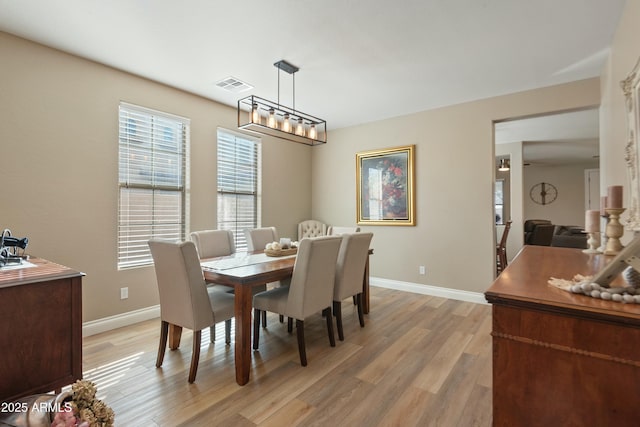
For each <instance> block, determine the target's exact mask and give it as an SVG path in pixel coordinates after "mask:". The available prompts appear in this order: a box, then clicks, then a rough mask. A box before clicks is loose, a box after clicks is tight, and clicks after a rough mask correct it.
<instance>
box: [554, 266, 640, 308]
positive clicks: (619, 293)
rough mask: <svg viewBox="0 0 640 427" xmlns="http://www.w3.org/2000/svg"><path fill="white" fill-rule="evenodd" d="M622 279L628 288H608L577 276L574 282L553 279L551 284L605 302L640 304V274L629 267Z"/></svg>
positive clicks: (584, 277)
mask: <svg viewBox="0 0 640 427" xmlns="http://www.w3.org/2000/svg"><path fill="white" fill-rule="evenodd" d="M622 277H623V278H624V280H625V282H626V283H627V285H628V286H625V287H616V288H607V287H604V286H601V285H599V284H598V283H594V282H591V280H590V279H591V277H586V276H581V275H576V276H575V277H574V278H573V280H572V281H569V280H565V279H556V278H554V277H552V278H551V279H550V280H549V284H550V285H552V286H555V287H557V288H560V289H563V290H565V291H569V292H572V293H574V294H582V295H586V296H589V297H592V298H599V299H603V300H605V301H615V302H622V303H626V304H640V272H638V271H637V270H635V269H634V268H632V267H627V268H626V269H625V270H624V271H623V272H622Z"/></svg>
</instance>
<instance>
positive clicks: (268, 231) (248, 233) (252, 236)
mask: <svg viewBox="0 0 640 427" xmlns="http://www.w3.org/2000/svg"><path fill="white" fill-rule="evenodd" d="M244 236H245V237H246V238H247V250H248V251H249V252H251V251H262V250H264V248H265V246H266V245H267V243H271V242H277V241H278V232H277V231H276V228H275V227H262V228H248V229H246V230H244Z"/></svg>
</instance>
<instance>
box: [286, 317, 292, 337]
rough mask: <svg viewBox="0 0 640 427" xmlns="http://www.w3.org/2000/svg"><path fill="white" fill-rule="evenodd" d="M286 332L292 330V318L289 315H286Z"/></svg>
mask: <svg viewBox="0 0 640 427" xmlns="http://www.w3.org/2000/svg"><path fill="white" fill-rule="evenodd" d="M287 332H289V333H291V332H293V319H292V318H291V317H287Z"/></svg>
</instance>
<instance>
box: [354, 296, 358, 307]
mask: <svg viewBox="0 0 640 427" xmlns="http://www.w3.org/2000/svg"><path fill="white" fill-rule="evenodd" d="M353 305H358V301H357V300H356V296H355V295H354V296H353Z"/></svg>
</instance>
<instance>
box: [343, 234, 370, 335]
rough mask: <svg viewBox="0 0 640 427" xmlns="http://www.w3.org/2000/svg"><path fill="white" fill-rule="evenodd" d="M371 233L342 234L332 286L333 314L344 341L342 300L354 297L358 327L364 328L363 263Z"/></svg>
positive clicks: (367, 251)
mask: <svg viewBox="0 0 640 427" xmlns="http://www.w3.org/2000/svg"><path fill="white" fill-rule="evenodd" d="M372 238H373V233H353V234H343V235H342V244H341V245H340V253H339V254H338V263H337V267H336V281H335V285H334V287H333V315H334V316H335V318H336V323H337V326H338V338H339V339H340V341H344V332H343V329H342V300H344V299H345V298H349V297H353V296H355V298H356V305H357V306H358V318H359V320H360V327H362V328H364V315H363V309H362V308H363V306H362V280H363V278H364V270H365V265H366V264H367V257H368V256H369V245H370V244H371V239H372Z"/></svg>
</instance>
